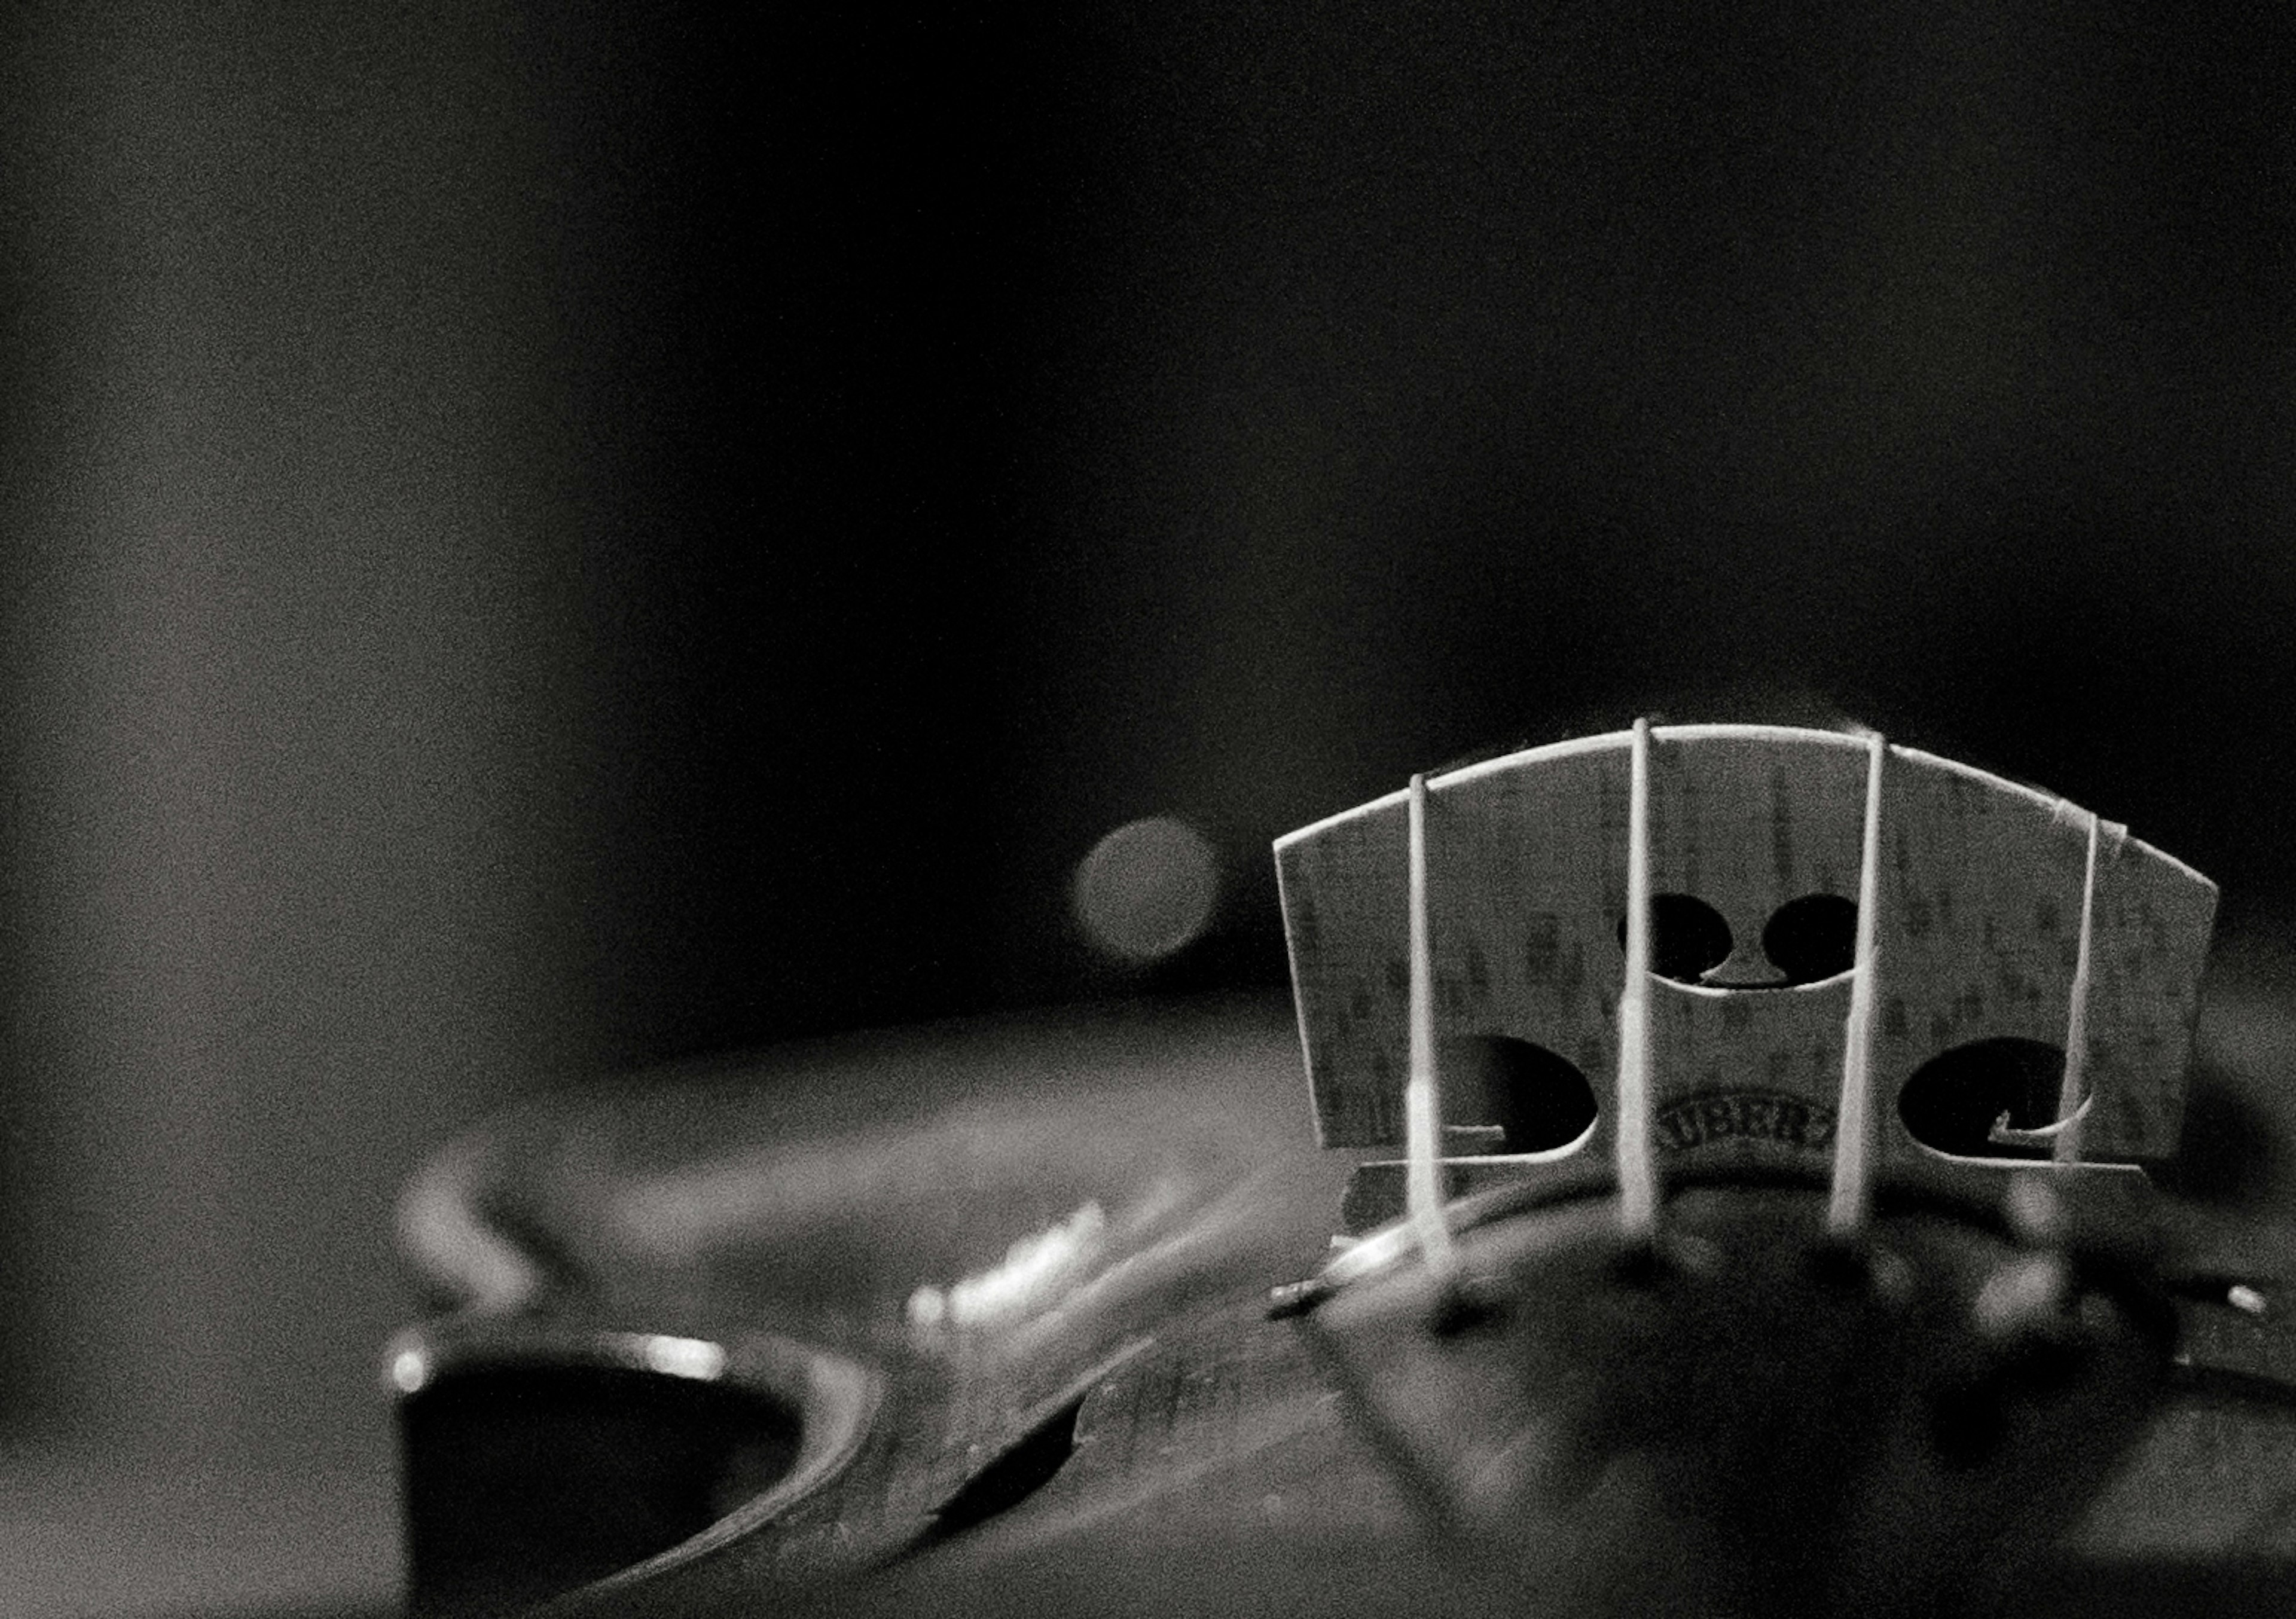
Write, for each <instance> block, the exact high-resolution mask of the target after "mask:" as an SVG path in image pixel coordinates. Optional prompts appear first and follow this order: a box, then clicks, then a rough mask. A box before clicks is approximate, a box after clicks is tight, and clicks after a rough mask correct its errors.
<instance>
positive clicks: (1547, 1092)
mask: <svg viewBox="0 0 2296 1619" xmlns="http://www.w3.org/2000/svg"><path fill="white" fill-rule="evenodd" d="M1439 1067H1440V1068H1441V1071H1442V1092H1443V1120H1444V1122H1445V1123H1446V1124H1496V1125H1497V1126H1498V1127H1499V1130H1500V1132H1502V1133H1501V1138H1500V1142H1499V1146H1498V1148H1497V1150H1498V1151H1500V1152H1518V1153H1520V1152H1552V1151H1554V1149H1556V1148H1558V1147H1568V1146H1570V1144H1571V1143H1572V1142H1573V1141H1579V1139H1581V1138H1582V1137H1584V1136H1585V1135H1586V1133H1587V1131H1588V1129H1589V1128H1591V1127H1592V1126H1593V1124H1594V1123H1595V1113H1596V1108H1595V1087H1594V1086H1592V1085H1590V1084H1588V1083H1587V1076H1586V1075H1584V1074H1582V1073H1580V1072H1579V1066H1578V1065H1577V1064H1576V1063H1574V1062H1572V1061H1570V1059H1568V1058H1565V1057H1562V1056H1560V1055H1558V1054H1557V1053H1555V1052H1554V1051H1548V1050H1547V1049H1546V1047H1545V1046H1543V1045H1535V1044H1533V1043H1531V1042H1529V1041H1528V1040H1516V1039H1513V1038H1511V1037H1510V1036H1508V1035H1505V1034H1472V1035H1464V1036H1459V1037H1456V1038H1453V1039H1448V1040H1446V1041H1444V1042H1443V1043H1442V1047H1441V1051H1440V1052H1439Z"/></svg>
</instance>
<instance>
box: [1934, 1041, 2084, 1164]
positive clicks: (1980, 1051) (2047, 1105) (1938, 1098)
mask: <svg viewBox="0 0 2296 1619" xmlns="http://www.w3.org/2000/svg"><path fill="white" fill-rule="evenodd" d="M2064 1073H2065V1054H2064V1052H2063V1051H2062V1050H2061V1049H2059V1048H2058V1047H2056V1046H2053V1045H2051V1044H2049V1043H2047V1042H2046V1041H2040V1040H2020V1039H2016V1038H2014V1037H2013V1036H2009V1035H2002V1036H1999V1037H1997V1038H1995V1039H1991V1040H1974V1041H1971V1042H1970V1043H1968V1044H1966V1045H1957V1046H1955V1047H1953V1048H1952V1049H1951V1050H1949V1051H1942V1052H1939V1054H1938V1055H1937V1056H1935V1057H1932V1058H1931V1059H1929V1061H1927V1062H1925V1063H1923V1065H1922V1066H1921V1067H1918V1068H1916V1069H1915V1070H1914V1073H1913V1075H1912V1077H1911V1078H1909V1079H1907V1081H1906V1083H1905V1088H1904V1089H1903V1090H1901V1091H1899V1092H1898V1117H1899V1118H1900V1119H1902V1120H1904V1121H1905V1125H1906V1129H1907V1132H1908V1133H1910V1134H1911V1135H1912V1136H1913V1138H1914V1140H1915V1141H1919V1142H1920V1143H1921V1144H1922V1145H1923V1146H1924V1147H1929V1148H1933V1149H1936V1150H1937V1151H1939V1152H1943V1153H1950V1154H1952V1155H1953V1156H1954V1157H1958V1158H2046V1157H2048V1156H2049V1149H2047V1148H2046V1147H2036V1146H2028V1145H2025V1144H2023V1143H2021V1142H2011V1141H1994V1140H1993V1137H1992V1132H1993V1126H1994V1124H1996V1123H1997V1121H1998V1120H1999V1119H2000V1117H2001V1116H2002V1115H2003V1114H2007V1115H2008V1116H2009V1123H2010V1125H2011V1126H2012V1127H2013V1128H2014V1129H2018V1130H2038V1129H2041V1128H2043V1127H2044V1126H2046V1125H2049V1124H2054V1123H2056V1121H2057V1095H2058V1091H2059V1088H2060V1087H2061V1086H2062V1083H2063V1081H2064Z"/></svg>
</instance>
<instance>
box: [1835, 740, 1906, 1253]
mask: <svg viewBox="0 0 2296 1619" xmlns="http://www.w3.org/2000/svg"><path fill="white" fill-rule="evenodd" d="M1889 756H1890V747H1889V744H1888V742H1886V741H1885V740H1883V739H1882V734H1881V733H1880V732H1871V733H1869V734H1868V735H1867V737H1866V826H1865V839H1864V847H1863V850H1862V852H1861V853H1860V854H1859V856H1858V862H1857V954H1856V957H1855V959H1854V961H1853V963H1852V969H1851V973H1852V976H1851V977H1850V980H1849V1020H1848V1022H1847V1023H1846V1024H1845V1026H1843V1029H1842V1034H1841V1106H1840V1108H1839V1109H1838V1110H1837V1122H1836V1124H1835V1127H1834V1135H1833V1188H1832V1194H1831V1196H1830V1197H1829V1198H1828V1200H1827V1205H1826V1211H1825V1224H1826V1229H1827V1230H1828V1231H1833V1233H1834V1234H1836V1235H1837V1236H1839V1235H1844V1234H1847V1233H1849V1232H1851V1231H1857V1230H1858V1229H1859V1228H1860V1227H1861V1226H1863V1225H1864V1224H1865V1223H1866V1208H1867V1206H1868V1203H1869V1202H1870V1200H1871V1198H1872V1191H1871V1188H1870V1187H1869V1185H1868V1182H1869V1181H1870V1180H1871V1178H1872V1173H1873V1157H1874V1126H1873V1119H1872V1112H1873V1107H1872V1103H1873V1088H1874V1087H1873V1071H1874V995H1875V991H1876V989H1877V988H1878V985H1876V983H1875V977H1876V971H1877V966H1876V963H1877V960H1878V956H1879V952H1878V951H1877V950H1876V949H1875V946H1874V933H1875V920H1876V916H1875V913H1876V912H1878V911H1879V910H1880V908H1881V906H1880V901H1881V895H1882V768H1883V765H1884V763H1885V762H1886V761H1887V760H1888V758H1889Z"/></svg>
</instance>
